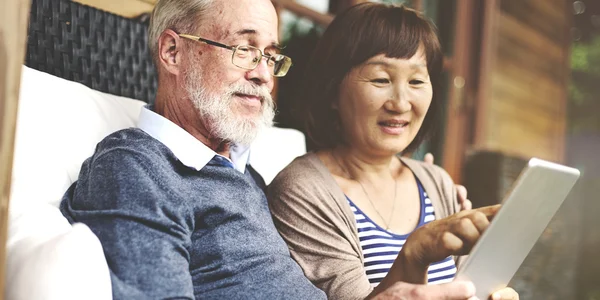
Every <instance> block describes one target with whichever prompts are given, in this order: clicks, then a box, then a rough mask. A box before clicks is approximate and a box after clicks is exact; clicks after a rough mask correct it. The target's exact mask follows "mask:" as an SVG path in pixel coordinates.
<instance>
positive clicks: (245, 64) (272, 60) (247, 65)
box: [179, 34, 292, 77]
mask: <svg viewBox="0 0 600 300" xmlns="http://www.w3.org/2000/svg"><path fill="white" fill-rule="evenodd" d="M179 36H180V37H182V38H186V39H190V40H194V41H198V42H201V43H205V44H208V45H211V46H216V47H221V48H225V49H229V50H231V51H233V55H232V56H231V63H233V64H234V65H235V66H236V67H238V68H242V69H246V70H254V69H255V68H256V66H258V64H259V63H260V61H261V60H262V59H263V57H265V58H266V59H267V66H268V67H269V71H270V73H271V74H272V75H273V76H275V77H283V76H285V74H287V72H288V71H289V69H290V67H291V66H292V59H291V58H289V57H287V56H285V55H282V54H264V53H263V52H262V51H261V50H260V49H258V48H256V47H253V46H250V45H239V46H227V45H225V44H221V43H218V42H214V41H211V40H207V39H205V38H201V37H197V36H193V35H189V34H179Z"/></svg>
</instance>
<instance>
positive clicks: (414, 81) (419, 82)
mask: <svg viewBox="0 0 600 300" xmlns="http://www.w3.org/2000/svg"><path fill="white" fill-rule="evenodd" d="M409 83H410V84H415V85H419V84H423V83H425V82H424V81H422V80H418V79H413V80H411V81H410V82H409Z"/></svg>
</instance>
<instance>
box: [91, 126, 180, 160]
mask: <svg viewBox="0 0 600 300" xmlns="http://www.w3.org/2000/svg"><path fill="white" fill-rule="evenodd" d="M171 156H172V154H171V152H170V151H169V150H168V148H167V147H166V146H165V145H163V144H162V143H161V142H159V141H158V140H156V139H154V138H153V137H151V136H150V135H149V134H147V133H146V132H144V131H143V130H141V129H139V128H127V129H122V130H119V131H116V132H113V133H111V134H110V135H108V136H106V137H105V138H104V139H103V140H102V141H100V142H99V143H98V145H97V146H96V150H95V152H94V154H93V155H92V157H91V158H90V161H89V163H90V164H91V167H92V168H93V167H94V166H96V165H98V164H101V165H102V166H103V167H110V166H111V165H112V166H115V167H118V168H119V169H127V167H126V166H127V165H138V166H140V167H143V166H145V167H151V166H155V165H156V164H162V163H168V161H169V160H170V157H171ZM131 167H133V166H131Z"/></svg>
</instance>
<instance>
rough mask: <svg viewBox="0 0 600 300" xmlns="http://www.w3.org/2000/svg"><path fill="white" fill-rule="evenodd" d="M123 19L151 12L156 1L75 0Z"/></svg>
mask: <svg viewBox="0 0 600 300" xmlns="http://www.w3.org/2000/svg"><path fill="white" fill-rule="evenodd" d="M74 1H75V2H79V3H83V4H85V5H89V6H93V7H96V8H99V9H102V10H105V11H108V12H111V13H114V14H117V15H120V16H123V17H128V18H131V17H137V16H139V15H141V14H142V13H146V12H151V11H152V8H154V3H156V0H74Z"/></svg>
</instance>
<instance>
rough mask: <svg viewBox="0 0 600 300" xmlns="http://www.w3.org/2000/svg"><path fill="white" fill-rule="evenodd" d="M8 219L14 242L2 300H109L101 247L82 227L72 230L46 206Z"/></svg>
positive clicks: (7, 265) (51, 208)
mask: <svg viewBox="0 0 600 300" xmlns="http://www.w3.org/2000/svg"><path fill="white" fill-rule="evenodd" d="M13 221H14V222H13V223H12V224H11V226H12V228H13V229H16V232H18V233H19V234H18V235H19V238H15V239H12V241H11V243H10V244H8V245H7V247H8V249H10V251H8V254H7V264H6V269H7V276H6V293H5V297H6V299H9V300H10V299H19V300H20V299H23V300H25V299H56V300H58V299H62V300H79V299H94V300H96V299H97V300H103V299H112V290H111V282H110V275H109V270H108V265H107V264H106V260H105V259H104V253H103V251H102V246H101V245H100V241H99V240H98V238H97V237H96V236H95V235H94V234H93V233H92V231H91V230H90V229H89V228H88V227H87V226H86V225H84V224H74V225H73V226H71V225H70V224H69V222H67V219H65V218H64V217H63V216H62V214H61V213H60V211H59V210H58V208H56V207H54V206H51V205H48V204H42V205H39V206H37V207H35V208H34V209H32V210H31V211H28V212H27V213H25V214H21V215H20V216H19V217H18V218H17V219H15V220H13ZM34 225H37V226H35V227H34Z"/></svg>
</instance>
